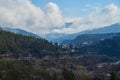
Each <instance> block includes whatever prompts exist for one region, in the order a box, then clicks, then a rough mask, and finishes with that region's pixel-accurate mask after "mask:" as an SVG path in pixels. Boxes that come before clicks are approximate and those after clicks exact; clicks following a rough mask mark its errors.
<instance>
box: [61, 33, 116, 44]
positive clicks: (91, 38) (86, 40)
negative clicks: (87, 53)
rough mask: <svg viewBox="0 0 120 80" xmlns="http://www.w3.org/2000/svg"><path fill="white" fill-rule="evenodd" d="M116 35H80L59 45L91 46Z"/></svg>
mask: <svg viewBox="0 0 120 80" xmlns="http://www.w3.org/2000/svg"><path fill="white" fill-rule="evenodd" d="M115 35H116V33H107V34H82V35H79V36H77V37H76V38H75V39H73V40H65V41H63V42H62V43H61V44H66V45H69V44H72V45H75V46H76V45H84V44H93V43H96V42H99V41H102V40H105V39H109V38H112V37H113V36H115Z"/></svg>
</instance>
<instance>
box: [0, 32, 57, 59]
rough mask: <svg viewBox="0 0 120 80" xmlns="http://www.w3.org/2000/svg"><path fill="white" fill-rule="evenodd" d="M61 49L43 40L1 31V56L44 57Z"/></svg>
mask: <svg viewBox="0 0 120 80" xmlns="http://www.w3.org/2000/svg"><path fill="white" fill-rule="evenodd" d="M58 48H59V47H58V46H56V45H53V44H52V43H49V42H48V41H47V40H45V39H42V38H35V37H32V36H23V35H20V34H15V33H11V32H6V31H4V30H0V54H9V55H12V56H13V57H20V56H21V57H22V56H29V55H32V56H33V57H43V56H45V55H52V54H55V53H56V49H58Z"/></svg>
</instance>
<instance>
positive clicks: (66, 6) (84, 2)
mask: <svg viewBox="0 0 120 80" xmlns="http://www.w3.org/2000/svg"><path fill="white" fill-rule="evenodd" d="M32 2H33V4H35V5H37V6H39V7H41V8H44V7H45V5H46V4H47V3H48V2H54V3H56V4H57V5H58V6H59V7H60V10H61V11H62V13H63V16H64V17H84V16H87V15H88V14H89V13H90V12H92V11H94V9H95V7H101V8H102V7H105V6H106V5H109V4H115V5H117V6H119V7H120V0H32Z"/></svg>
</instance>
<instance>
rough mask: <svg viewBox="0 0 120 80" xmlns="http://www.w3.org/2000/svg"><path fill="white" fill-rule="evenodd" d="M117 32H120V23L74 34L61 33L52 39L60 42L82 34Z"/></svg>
mask: <svg viewBox="0 0 120 80" xmlns="http://www.w3.org/2000/svg"><path fill="white" fill-rule="evenodd" d="M119 32H120V24H119V23H116V24H113V25H110V26H105V27H102V28H97V29H92V30H86V31H82V32H79V33H75V34H69V35H63V36H62V37H59V38H56V39H54V41H56V42H59V43H61V42H62V41H64V40H73V39H75V38H76V37H77V36H79V35H82V34H106V33H119Z"/></svg>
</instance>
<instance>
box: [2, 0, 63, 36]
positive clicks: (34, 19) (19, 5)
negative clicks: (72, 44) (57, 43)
mask: <svg viewBox="0 0 120 80" xmlns="http://www.w3.org/2000/svg"><path fill="white" fill-rule="evenodd" d="M63 24H64V19H63V18H62V14H61V11H60V9H59V7H58V6H57V5H56V4H55V3H53V2H49V3H48V4H47V5H46V7H45V9H41V8H39V7H37V6H35V5H33V4H32V2H31V1H30V0H0V25H4V26H12V27H17V28H24V29H26V30H29V31H32V32H34V33H38V34H45V33H49V32H50V31H51V29H53V28H56V26H59V27H60V26H61V25H63Z"/></svg>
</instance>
